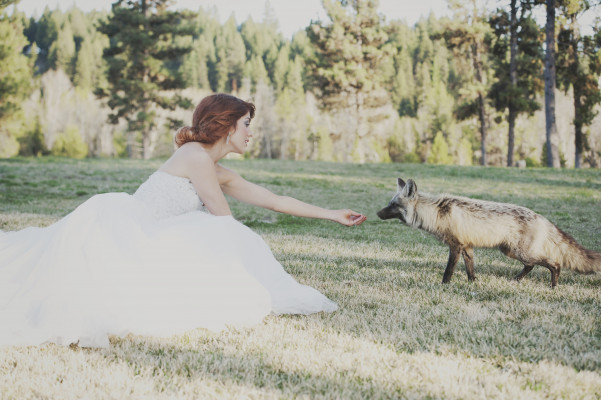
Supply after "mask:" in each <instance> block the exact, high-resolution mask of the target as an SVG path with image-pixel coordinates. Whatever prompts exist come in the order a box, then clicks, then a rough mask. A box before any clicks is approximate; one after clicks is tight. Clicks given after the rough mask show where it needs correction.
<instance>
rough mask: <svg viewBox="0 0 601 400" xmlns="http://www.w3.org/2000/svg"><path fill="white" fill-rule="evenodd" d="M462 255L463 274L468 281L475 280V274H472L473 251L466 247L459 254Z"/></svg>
mask: <svg viewBox="0 0 601 400" xmlns="http://www.w3.org/2000/svg"><path fill="white" fill-rule="evenodd" d="M461 254H462V255H463V262H464V263H465V272H466V273H467V279H468V280H470V281H475V280H476V274H475V273H474V249H472V248H471V247H466V248H464V249H463V251H462V252H461Z"/></svg>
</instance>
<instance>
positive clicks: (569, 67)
mask: <svg viewBox="0 0 601 400" xmlns="http://www.w3.org/2000/svg"><path fill="white" fill-rule="evenodd" d="M589 7H590V5H589V4H588V2H587V1H582V0H580V1H573V2H568V3H567V4H566V5H565V6H564V7H562V8H563V10H564V14H565V16H566V21H565V22H564V23H563V24H562V26H561V28H560V31H559V35H558V39H557V42H558V53H557V55H558V57H557V76H558V81H559V84H560V86H561V87H563V89H564V90H565V91H566V92H567V91H568V90H569V89H570V87H571V88H572V89H573V98H574V141H575V148H576V150H575V157H574V166H575V167H576V168H580V166H581V164H582V154H583V151H584V149H585V147H586V145H585V143H586V136H585V134H584V131H583V130H584V127H586V126H588V125H590V124H591V123H592V122H593V118H595V116H596V115H597V113H598V110H597V109H596V105H597V104H599V103H601V91H600V90H599V76H600V74H601V40H599V39H601V34H600V33H599V32H597V34H596V36H597V37H594V36H587V35H581V33H580V27H579V25H578V18H579V17H580V15H582V14H583V13H584V12H586V11H587V10H588V9H589ZM595 39H597V40H595Z"/></svg>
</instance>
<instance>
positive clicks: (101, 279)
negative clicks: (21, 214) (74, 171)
mask: <svg viewBox="0 0 601 400" xmlns="http://www.w3.org/2000/svg"><path fill="white" fill-rule="evenodd" d="M336 308H337V306H336V304H335V303H334V302H332V301H330V300H329V299H327V298H326V297H325V296H323V295H322V294H321V293H320V292H318V291H317V290H315V289H313V288H311V287H308V286H305V285H301V284H299V283H298V282H296V281H295V280H294V279H293V278H292V277H291V276H290V275H289V274H288V273H286V272H285V271H284V269H283V268H282V266H281V265H280V264H279V262H278V261H277V260H276V259H275V258H274V257H273V255H272V253H271V250H270V249H269V247H268V246H267V245H266V243H265V242H264V241H263V240H262V238H261V237H260V236H259V235H257V234H255V233H254V232H253V231H252V230H250V229H249V228H248V227H246V226H244V225H243V224H241V223H239V222H238V221H236V220H235V219H234V218H232V217H229V216H226V217H219V216H213V215H210V214H207V213H204V212H201V211H193V212H188V213H185V214H182V215H178V216H174V217H169V218H164V219H156V218H154V217H153V216H152V215H151V212H150V211H149V210H148V209H147V208H146V207H145V205H144V203H142V202H140V201H139V200H137V199H136V198H135V197H133V196H131V195H128V194H126V193H107V194H102V195H96V196H94V197H92V198H90V199H89V200H88V201H86V202H85V203H83V204H82V205H80V206H79V207H78V208H77V209H76V210H74V211H73V212H72V213H71V214H69V215H67V216H66V217H64V218H63V219H61V220H59V221H58V222H56V223H55V224H53V225H51V226H49V227H46V228H36V227H31V228H26V229H23V230H21V231H16V232H4V233H2V232H1V231H0V345H40V344H43V343H49V342H52V343H57V344H62V345H69V344H71V343H79V345H80V346H89V347H106V346H108V343H109V342H108V337H109V335H111V334H113V335H120V336H123V335H125V334H128V333H133V334H140V335H151V336H169V335H173V334H178V333H182V332H185V331H187V330H190V329H195V328H207V329H210V330H221V329H224V328H226V327H228V326H237V327H240V326H249V325H253V324H257V323H259V322H261V321H262V319H263V318H264V317H265V316H266V315H267V314H269V313H274V314H285V313H289V314H310V313H314V312H319V311H334V310H336Z"/></svg>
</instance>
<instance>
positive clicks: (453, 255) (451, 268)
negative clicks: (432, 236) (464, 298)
mask: <svg viewBox="0 0 601 400" xmlns="http://www.w3.org/2000/svg"><path fill="white" fill-rule="evenodd" d="M460 253H461V247H459V246H457V245H449V261H448V262H447V268H446V269H445V270H444V276H443V277H442V283H449V282H450V281H451V277H452V276H453V272H455V266H456V265H457V260H459V254H460Z"/></svg>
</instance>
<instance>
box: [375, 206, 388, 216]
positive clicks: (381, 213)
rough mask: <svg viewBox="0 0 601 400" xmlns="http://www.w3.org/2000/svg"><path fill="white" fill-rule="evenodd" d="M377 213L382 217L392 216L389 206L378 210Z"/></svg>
mask: <svg viewBox="0 0 601 400" xmlns="http://www.w3.org/2000/svg"><path fill="white" fill-rule="evenodd" d="M376 215H377V216H378V217H379V218H380V219H389V218H390V212H389V211H388V207H386V208H383V209H381V210H380V211H378V212H377V213H376Z"/></svg>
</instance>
